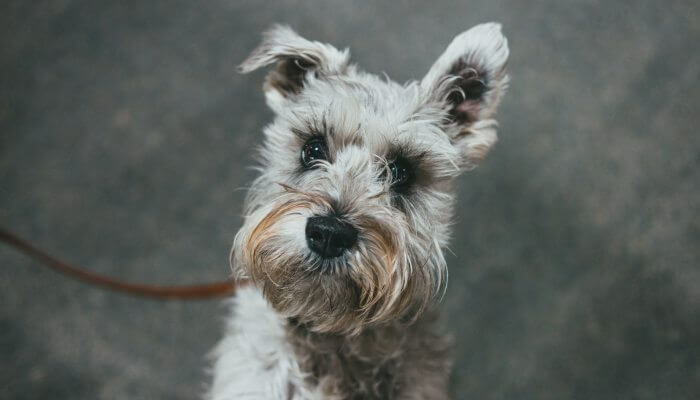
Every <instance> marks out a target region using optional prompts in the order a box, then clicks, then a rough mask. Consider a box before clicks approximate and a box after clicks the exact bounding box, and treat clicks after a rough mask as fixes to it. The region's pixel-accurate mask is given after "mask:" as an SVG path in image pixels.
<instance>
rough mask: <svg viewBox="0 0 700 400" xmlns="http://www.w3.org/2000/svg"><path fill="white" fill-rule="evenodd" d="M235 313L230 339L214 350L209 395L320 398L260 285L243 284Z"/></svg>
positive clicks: (216, 399) (211, 398)
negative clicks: (307, 382) (311, 388)
mask: <svg viewBox="0 0 700 400" xmlns="http://www.w3.org/2000/svg"><path fill="white" fill-rule="evenodd" d="M231 313H232V315H231V319H230V320H229V322H228V326H227V329H226V334H225V336H224V339H223V340H222V341H221V342H220V343H219V344H218V346H217V347H216V348H215V349H214V351H213V352H212V356H213V357H214V358H215V359H216V362H215V363H214V371H215V374H214V381H213V383H212V385H211V388H210V391H209V393H208V395H207V396H206V398H207V399H208V400H234V399H290V400H312V399H318V398H319V397H317V396H316V395H315V394H314V393H313V392H311V391H309V390H308V389H306V388H305V385H304V375H303V374H302V372H301V371H300V370H299V365H298V364H297V361H296V357H295V356H294V354H293V352H292V350H291V348H290V347H289V345H288V344H287V342H286V340H285V336H284V335H285V334H284V329H283V324H284V321H283V319H282V317H280V316H279V315H278V314H277V313H276V312H275V311H274V310H273V309H272V307H270V305H269V304H268V303H267V301H266V300H265V299H264V298H263V296H262V294H261V293H260V291H259V290H258V289H256V288H254V287H243V288H240V289H239V290H238V293H237V294H236V297H235V298H234V299H233V300H232V301H231ZM290 396H291V397H290Z"/></svg>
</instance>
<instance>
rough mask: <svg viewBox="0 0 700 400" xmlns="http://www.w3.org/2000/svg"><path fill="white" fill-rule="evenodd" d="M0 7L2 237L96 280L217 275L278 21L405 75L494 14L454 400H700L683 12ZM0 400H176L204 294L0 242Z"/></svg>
mask: <svg viewBox="0 0 700 400" xmlns="http://www.w3.org/2000/svg"><path fill="white" fill-rule="evenodd" d="M261 4H262V3H260V2H255V1H248V2H236V1H231V0H214V1H207V2H193V1H184V0H173V1H148V2H141V1H120V2H95V1H69V0H63V1H61V0H52V1H34V2H26V1H3V2H2V4H0V225H3V226H6V227H10V228H12V229H14V230H16V231H18V232H20V233H21V234H22V235H23V236H25V237H27V238H31V239H32V240H33V241H36V242H37V243H38V244H40V245H41V246H43V247H45V248H47V249H49V250H51V251H52V252H54V253H56V254H57V255H60V256H62V257H65V258H67V259H70V260H72V261H74V262H77V263H80V264H84V265H87V266H90V267H91V268H93V269H95V270H97V271H100V272H104V273H109V274H112V275H115V276H119V277H123V278H129V279H134V280H140V281H148V282H162V283H176V282H194V281H206V280H213V279H219V278H222V277H224V276H226V274H227V262H226V259H227V252H228V248H229V242H230V241H231V239H232V236H233V234H234V232H235V231H236V229H237V227H238V225H239V223H240V221H241V219H240V211H241V210H240V202H241V199H242V198H243V195H244V189H242V188H244V187H245V186H246V185H247V184H248V183H249V182H250V180H251V179H252V177H253V172H252V171H250V170H249V169H247V166H248V165H251V164H252V163H253V162H254V160H253V159H252V154H253V153H252V152H251V148H252V147H254V146H255V145H256V143H257V142H258V139H259V137H260V133H259V132H260V130H261V128H262V126H263V125H264V124H265V123H266V121H268V120H269V117H270V113H269V112H268V111H267V110H266V109H265V107H264V103H263V98H262V95H261V93H260V90H259V89H260V86H261V82H262V78H263V73H255V74H253V75H252V76H245V77H244V76H239V75H236V74H235V72H234V66H235V65H236V64H237V63H238V62H240V61H241V60H242V59H243V58H244V57H245V55H246V54H247V52H248V51H250V50H251V49H252V48H253V47H254V45H255V44H256V43H257V41H258V40H259V33H260V32H261V30H263V29H265V28H266V27H268V26H269V25H270V24H271V23H272V22H285V23H288V24H290V25H292V26H293V27H296V28H297V29H298V30H299V31H300V32H301V33H302V34H304V35H306V36H308V37H310V38H314V39H319V40H324V41H329V42H332V43H335V44H337V45H338V46H350V47H351V48H352V51H353V58H354V60H355V61H356V62H358V63H360V64H361V65H363V66H364V67H365V68H366V69H367V70H369V71H372V72H382V71H386V72H387V73H388V74H389V75H390V76H392V77H394V78H395V79H397V80H400V81H404V80H407V79H411V78H420V77H421V76H422V74H423V73H424V72H425V71H426V70H427V68H428V67H429V65H430V64H431V63H432V61H433V60H434V59H435V58H436V57H437V56H438V54H439V53H440V52H441V51H442V49H443V48H444V46H445V45H446V44H447V43H448V41H449V40H450V39H451V38H452V37H453V36H454V35H455V34H456V33H458V32H460V31H462V30H464V29H466V28H468V27H470V26H472V25H474V24H476V23H478V22H483V21H489V20H498V21H501V22H502V23H503V24H504V29H505V32H506V34H507V35H508V36H509V38H510V43H511V48H512V57H511V62H510V69H511V74H512V86H511V90H510V93H509V95H508V97H507V99H506V100H505V102H504V104H503V107H502V112H501V114H500V115H501V118H500V120H501V142H500V143H499V144H498V145H497V147H496V148H495V150H494V152H493V153H492V154H491V155H490V157H489V158H488V159H487V161H486V162H485V163H484V164H483V166H482V167H481V168H479V169H478V170H476V171H475V172H473V173H471V174H468V175H466V176H464V177H463V178H462V179H461V185H460V193H459V196H460V207H459V213H458V218H457V221H456V223H455V237H454V240H453V242H452V245H451V250H452V252H453V254H451V255H450V257H449V263H450V266H451V270H450V287H449V289H448V295H447V297H446V299H445V301H444V309H445V311H446V312H448V313H449V318H448V320H447V323H446V329H447V330H449V331H450V332H452V333H453V334H454V336H455V338H456V349H455V353H454V354H455V363H456V364H455V369H454V376H453V379H452V390H453V392H454V394H455V397H456V398H457V399H697V398H700V219H699V217H698V215H700V172H699V167H700V136H699V135H698V125H699V123H700V116H699V113H700V107H699V106H700V52H699V51H698V43H700V3H698V2H697V1H693V0H688V1H667V2H658V1H636V2H605V1H555V0H550V1H544V0H536V1H529V2H521V1H511V2H508V1H498V0H486V1H453V2H427V1H401V2H382V3H379V2H377V3H369V2H362V3H360V2H349V1H340V0H338V1H323V2H321V1H293V0H290V1H284V2H279V3H274V4H273V3H271V2H266V3H265V5H261ZM0 266H1V268H0V360H1V361H0V398H3V399H192V398H196V397H197V396H198V394H200V393H201V392H202V391H203V388H204V386H205V383H206V381H207V377H206V367H207V361H206V353H207V351H208V350H209V349H210V348H211V347H212V346H213V345H214V343H215V341H216V340H217V338H219V336H220V334H221V319H222V317H223V315H224V307H223V306H222V305H221V303H220V302H217V301H206V302H193V303H182V302H167V303H164V302H154V301H145V300H141V299H135V298H130V297H126V296H122V295H117V294H113V293H107V292H103V291H100V290H96V289H93V288H90V287H86V286H84V285H82V284H79V283H76V282H73V281H69V280H66V279H65V278H63V277H61V276H58V275H56V274H55V273H53V272H51V271H47V270H45V269H43V268H41V267H39V266H38V265H37V264H36V263H34V262H31V261H29V260H28V259H26V258H24V257H23V256H21V255H19V254H17V253H15V252H14V251H12V250H9V249H8V248H6V247H0Z"/></svg>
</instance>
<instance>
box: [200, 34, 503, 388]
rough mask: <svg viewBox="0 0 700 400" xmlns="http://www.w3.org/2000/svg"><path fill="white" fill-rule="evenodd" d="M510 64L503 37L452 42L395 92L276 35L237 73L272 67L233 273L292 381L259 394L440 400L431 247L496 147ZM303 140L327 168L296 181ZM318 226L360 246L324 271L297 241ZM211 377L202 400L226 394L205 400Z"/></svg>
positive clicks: (329, 50)
mask: <svg viewBox="0 0 700 400" xmlns="http://www.w3.org/2000/svg"><path fill="white" fill-rule="evenodd" d="M507 57H508V46H507V41H506V39H505V38H504V37H503V36H502V35H501V33H500V26H499V25H498V24H483V25H479V26H477V27H475V28H472V29H471V30H469V31H466V32H464V33H462V34H461V35H459V36H457V37H456V38H455V40H454V41H453V42H452V44H450V46H449V47H448V48H447V50H446V51H445V53H444V54H443V55H442V56H441V57H440V58H439V59H438V60H437V62H436V63H435V65H434V66H433V67H432V68H431V69H430V71H429V72H428V74H427V75H426V76H425V78H423V80H422V81H420V82H409V83H407V84H405V85H400V84H397V83H395V82H392V81H390V80H388V79H381V78H379V77H377V76H374V75H371V74H367V73H364V72H362V71H361V70H359V69H358V68H357V67H356V66H354V65H352V64H349V52H348V51H347V50H345V51H340V50H337V49H335V48H333V47H332V46H330V45H327V44H321V43H318V42H311V41H308V40H306V39H303V38H301V37H300V36H298V35H297V34H296V33H294V31H292V30H291V29H289V28H287V27H281V26H277V27H274V28H273V29H272V30H271V31H269V32H268V33H266V35H265V38H264V40H263V43H262V44H261V45H260V47H258V48H257V49H256V50H254V51H253V53H252V54H251V56H250V57H249V58H248V59H247V60H246V61H244V62H243V64H242V65H241V68H240V69H241V71H243V72H249V71H252V70H254V69H256V68H260V67H263V66H265V65H268V64H276V66H275V68H274V69H273V70H272V72H270V74H269V75H268V78H267V79H266V84H265V93H266V98H267V102H268V105H269V106H270V107H271V108H272V110H273V111H274V112H275V114H276V116H275V119H274V121H273V122H272V123H271V124H270V125H269V126H267V127H266V128H265V131H264V136H263V137H262V138H261V139H262V142H263V146H262V148H261V158H262V165H261V166H260V168H259V170H260V176H259V178H257V179H256V181H255V182H254V183H253V185H252V187H251V189H250V193H249V196H248V199H247V202H246V219H245V223H244V226H243V227H242V228H241V230H240V231H239V233H238V234H237V235H236V238H235V241H234V245H233V248H232V251H231V263H232V267H233V270H234V273H235V275H236V276H237V277H238V278H242V279H251V280H252V281H253V283H254V285H255V287H256V288H257V289H259V290H260V291H261V292H262V294H263V296H264V298H265V300H266V302H267V303H268V304H269V306H270V307H271V309H274V311H273V312H274V313H275V314H276V315H277V316H278V317H279V321H280V323H279V326H281V327H282V328H283V329H284V331H285V332H286V333H284V338H285V339H284V340H283V342H282V344H281V346H282V347H283V348H287V347H285V346H287V345H289V347H288V349H289V350H290V351H291V352H292V356H291V358H290V360H291V361H290V362H291V363H292V364H293V365H292V366H291V367H290V368H289V370H290V371H297V370H298V371H299V374H300V376H301V378H300V379H301V381H302V382H303V383H299V380H298V379H296V378H289V377H287V376H288V374H286V373H285V372H280V373H277V374H276V375H275V376H277V377H278V376H285V377H287V378H284V379H286V386H285V385H284V384H285V382H282V380H284V379H277V380H275V382H274V383H265V382H263V381H261V382H258V384H260V385H276V387H275V388H270V390H267V391H265V390H266V389H265V390H262V391H261V393H262V392H264V393H273V392H274V393H276V394H277V395H279V394H280V393H283V392H286V395H287V397H288V398H295V399H297V398H299V399H302V398H334V399H355V398H357V399H359V398H363V399H372V398H376V399H392V398H402V399H404V398H416V399H418V398H431V399H432V398H435V399H440V398H445V397H446V396H447V395H446V390H447V388H446V382H447V376H448V365H449V362H448V361H447V360H446V359H445V356H446V354H445V349H446V341H445V339H444V338H442V337H441V336H440V335H438V334H437V333H436V329H435V323H434V321H435V317H434V314H435V313H434V311H428V310H433V309H434V307H433V304H434V302H435V300H436V299H438V298H439V297H440V296H441V294H442V293H443V291H444V290H445V287H446V284H447V268H446V265H445V259H444V256H443V252H442V249H443V248H444V247H445V246H446V245H447V242H448V238H449V233H450V232H449V225H450V222H451V218H452V214H453V210H452V209H453V203H454V198H453V189H452V185H453V181H454V178H455V177H457V176H458V175H459V174H460V173H461V172H462V171H464V170H468V169H470V168H473V167H474V166H475V165H476V164H477V163H478V162H479V161H480V160H481V159H482V158H483V157H484V156H485V154H486V152H487V151H488V150H489V148H490V147H491V146H492V145H493V144H494V143H495V141H496V130H495V128H496V121H495V120H494V119H493V116H494V113H495V110H496V107H497V105H498V103H499V101H500V99H501V96H502V94H503V93H504V91H505V88H506V86H507V83H508V77H507V75H506V73H505V64H506V61H507ZM312 137H320V138H323V140H325V142H326V143H327V147H328V159H327V160H324V161H320V162H318V163H317V164H315V168H312V169H304V168H302V166H301V165H300V152H301V150H302V148H303V146H304V143H305V142H306V141H307V140H309V139H310V138H312ZM397 157H400V158H402V159H404V160H407V162H408V163H409V164H410V165H411V169H412V171H413V174H412V176H413V180H412V182H411V186H410V188H408V189H406V190H405V191H401V192H398V191H397V190H396V188H394V187H392V179H393V177H392V176H391V173H390V168H389V163H391V162H392V161H393V160H394V159H396V158H397ZM328 214H332V215H338V216H340V217H341V218H342V219H343V220H344V221H345V222H347V223H349V224H351V225H352V226H353V227H354V228H355V229H357V231H358V232H359V239H358V242H357V244H356V245H355V246H353V247H352V248H351V249H349V250H348V251H346V252H345V253H344V254H343V255H342V256H340V257H338V258H334V259H321V258H319V257H318V256H316V255H315V254H314V253H313V252H311V251H310V250H309V248H308V246H307V244H306V240H305V234H304V227H305V224H306V220H307V219H308V218H309V217H311V216H314V215H328ZM271 320H272V321H274V320H275V319H274V318H272V319H271ZM234 322H235V318H234ZM272 324H273V325H274V326H277V325H275V324H276V322H272ZM235 329H240V330H244V329H245V327H237V328H235ZM234 334H236V333H234ZM285 342H286V344H285ZM224 347H225V346H223V345H222V346H220V348H219V350H218V351H219V357H225V353H226V351H227V350H226V349H225V348H224ZM281 351H284V350H281ZM223 364H225V363H224V362H223V361H221V362H220V363H218V364H217V366H216V368H215V385H214V387H213V388H212V398H214V399H223V398H228V397H226V396H227V393H234V392H231V391H230V390H233V389H230V388H229V389H217V382H221V381H222V379H217V376H216V374H220V375H221V376H223V375H226V371H219V369H220V368H221V369H225V368H226V367H225V366H222V365H223ZM248 384H250V383H248ZM221 385H223V384H220V387H222V388H223V386H221ZM242 385H243V384H242ZM229 386H231V385H229ZM229 386H227V387H229ZM233 386H235V385H233ZM282 386H285V388H282ZM251 390H254V389H251ZM235 393H238V392H235ZM314 396H317V397H314Z"/></svg>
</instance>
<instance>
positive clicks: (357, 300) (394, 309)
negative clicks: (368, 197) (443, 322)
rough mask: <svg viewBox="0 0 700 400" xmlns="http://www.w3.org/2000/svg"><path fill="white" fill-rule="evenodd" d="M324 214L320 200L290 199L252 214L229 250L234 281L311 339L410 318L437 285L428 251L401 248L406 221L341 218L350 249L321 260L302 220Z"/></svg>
mask: <svg viewBox="0 0 700 400" xmlns="http://www.w3.org/2000/svg"><path fill="white" fill-rule="evenodd" d="M331 208H332V207H331V205H330V204H329V202H328V201H326V200H325V199H324V198H323V196H320V195H313V194H306V193H299V192H294V193H285V194H283V195H281V196H280V197H279V198H278V199H277V201H275V202H274V204H273V205H272V206H271V207H267V208H263V207H261V208H259V209H257V210H255V211H254V212H253V213H252V214H251V215H250V216H249V217H248V218H247V219H246V224H245V225H244V227H243V228H242V229H241V231H240V232H239V233H238V234H237V235H236V239H235V241H234V246H233V249H232V263H233V265H234V269H235V270H236V271H237V273H238V275H239V277H247V278H250V279H252V281H253V282H254V283H255V284H256V285H257V286H258V287H260V288H261V289H262V291H263V294H264V296H265V297H266V298H267V300H268V301H269V302H270V303H271V304H272V306H273V307H274V308H275V309H276V310H277V311H278V312H280V313H281V314H282V315H284V316H286V317H294V318H295V319H297V320H298V321H299V322H301V323H304V324H306V325H307V326H308V327H309V328H310V329H312V330H314V331H316V332H334V333H345V334H353V333H358V332H360V331H361V330H362V329H363V328H364V327H367V326H369V325H372V324H379V323H383V322H387V321H390V320H404V321H410V320H411V319H413V318H415V317H417V316H418V315H419V314H420V313H421V312H422V311H423V310H424V308H425V307H426V306H427V305H428V304H429V302H430V300H431V299H432V297H433V295H434V293H435V292H436V290H439V286H440V283H437V285H436V274H435V273H432V272H431V269H434V268H439V267H435V266H432V265H430V264H433V263H434V262H435V261H436V260H435V257H434V255H431V254H430V253H431V251H430V250H431V249H430V248H432V246H430V248H429V249H424V250H423V251H421V252H418V253H422V254H420V255H421V256H422V257H416V255H415V252H411V251H407V248H406V241H407V238H406V236H405V235H404V232H407V231H408V230H407V227H406V226H405V222H401V221H397V219H396V218H395V217H394V216H392V215H391V214H390V213H387V212H375V213H372V217H368V216H357V215H353V216H349V217H348V218H349V219H350V220H351V223H352V224H353V226H355V227H356V228H357V229H358V231H359V237H358V242H357V244H356V245H355V246H354V247H353V248H352V249H349V250H348V251H346V252H345V253H344V254H342V255H341V256H339V257H336V258H332V259H323V258H320V257H318V256H317V255H316V254H314V253H313V252H312V251H311V250H310V249H309V248H308V247H307V245H306V240H305V235H304V228H305V225H306V221H307V218H308V217H309V216H311V215H314V214H326V213H328V212H330V211H331ZM415 248H416V249H419V248H421V247H420V246H415ZM437 253H438V255H439V257H437V259H438V262H440V260H442V255H441V253H439V251H438V252H437ZM442 262H443V263H444V260H442ZM438 280H439V279H438Z"/></svg>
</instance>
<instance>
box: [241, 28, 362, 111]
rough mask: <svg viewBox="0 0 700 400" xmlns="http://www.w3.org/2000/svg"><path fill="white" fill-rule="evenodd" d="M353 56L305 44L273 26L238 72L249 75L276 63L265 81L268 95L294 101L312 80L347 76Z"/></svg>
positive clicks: (333, 49) (347, 52)
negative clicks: (310, 79)
mask: <svg viewBox="0 0 700 400" xmlns="http://www.w3.org/2000/svg"><path fill="white" fill-rule="evenodd" d="M349 58H350V52H349V51H348V50H347V49H346V50H343V51H340V50H338V49H336V48H335V47H333V46H331V45H328V44H324V43H319V42H312V41H310V40H306V39H304V38H303V37H301V36H299V35H298V34H297V33H296V32H294V31H293V30H292V29H291V28H290V27H288V26H283V25H274V26H273V27H272V28H271V29H270V30H269V31H267V32H265V33H264V34H263V41H262V43H260V45H259V46H258V47H257V48H256V49H255V50H253V52H252V53H251V54H250V56H248V58H247V59H246V60H245V61H243V63H241V65H240V66H239V67H238V70H239V72H241V73H244V74H245V73H248V72H251V71H254V70H256V69H258V68H260V67H264V66H266V65H269V64H272V63H276V64H277V65H276V67H275V69H274V70H272V71H270V73H269V74H268V75H267V77H266V78H265V86H264V90H265V93H266V94H267V95H270V94H272V93H271V92H274V93H276V94H279V95H281V96H282V97H285V98H287V97H291V96H294V95H296V94H298V93H300V92H301V91H302V89H303V88H304V85H305V84H306V83H307V82H308V79H309V78H310V77H312V76H313V77H316V78H321V77H323V76H327V75H334V74H342V73H344V72H345V70H346V68H347V65H348V60H349Z"/></svg>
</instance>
